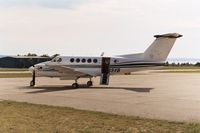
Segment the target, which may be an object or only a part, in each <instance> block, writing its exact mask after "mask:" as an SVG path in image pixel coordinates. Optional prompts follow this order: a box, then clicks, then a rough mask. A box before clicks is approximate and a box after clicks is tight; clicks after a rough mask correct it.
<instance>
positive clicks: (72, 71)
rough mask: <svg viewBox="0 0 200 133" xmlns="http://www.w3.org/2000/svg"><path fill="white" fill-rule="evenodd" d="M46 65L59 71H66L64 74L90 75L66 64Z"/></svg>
mask: <svg viewBox="0 0 200 133" xmlns="http://www.w3.org/2000/svg"><path fill="white" fill-rule="evenodd" d="M48 67H50V68H52V69H54V70H57V71H59V72H60V73H66V74H73V75H80V76H83V75H90V74H87V73H84V72H80V71H79V70H77V69H76V68H70V67H67V66H60V65H48Z"/></svg>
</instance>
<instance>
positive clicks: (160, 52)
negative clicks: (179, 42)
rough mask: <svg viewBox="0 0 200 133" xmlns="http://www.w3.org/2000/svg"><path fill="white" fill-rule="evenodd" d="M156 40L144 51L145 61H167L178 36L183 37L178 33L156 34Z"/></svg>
mask: <svg viewBox="0 0 200 133" xmlns="http://www.w3.org/2000/svg"><path fill="white" fill-rule="evenodd" d="M154 37H156V40H155V41H154V42H153V43H152V44H151V45H150V46H149V48H147V50H146V51H145V52H144V53H143V55H142V56H143V59H144V60H145V61H165V60H166V59H167V57H168V55H169V53H170V51H171V49H172V47H173V45H174V43H175V41H176V39H177V38H179V37H182V35H180V34H178V33H169V34H163V35H155V36H154Z"/></svg>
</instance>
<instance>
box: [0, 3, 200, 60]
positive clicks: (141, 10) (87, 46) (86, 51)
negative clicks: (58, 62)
mask: <svg viewBox="0 0 200 133" xmlns="http://www.w3.org/2000/svg"><path fill="white" fill-rule="evenodd" d="M199 5H200V1H199V0H190V1H189V0H164V1H162V0H148V1H147V0H0V55H17V54H21V55H23V54H27V53H37V54H39V55H42V54H48V55H53V54H56V53H59V54H61V55H86V56H90V55H100V54H101V53H102V52H104V53H105V55H120V54H127V53H140V52H143V51H144V50H145V49H146V48H147V47H148V46H149V45H150V44H151V43H152V42H153V41H154V39H155V38H154V37H153V35H155V34H164V33H173V32H177V33H180V34H182V35H183V37H182V38H180V39H177V42H176V44H175V46H174V47H173V49H172V51H171V53H170V57H171V58H200V44H199V42H200V15H199V13H200V8H199Z"/></svg>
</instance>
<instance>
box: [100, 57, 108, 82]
mask: <svg viewBox="0 0 200 133" xmlns="http://www.w3.org/2000/svg"><path fill="white" fill-rule="evenodd" d="M109 77H110V58H109V57H102V64H101V79H100V84H101V85H108V84H109Z"/></svg>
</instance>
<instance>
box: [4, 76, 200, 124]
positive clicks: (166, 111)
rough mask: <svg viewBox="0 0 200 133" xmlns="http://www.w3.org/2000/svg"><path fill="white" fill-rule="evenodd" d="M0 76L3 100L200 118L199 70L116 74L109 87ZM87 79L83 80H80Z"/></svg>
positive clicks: (147, 115) (148, 115)
mask: <svg viewBox="0 0 200 133" xmlns="http://www.w3.org/2000/svg"><path fill="white" fill-rule="evenodd" d="M30 80H31V78H2V79H0V84H1V86H0V100H12V101H18V102H28V103H34V104H45V105H53V106H64V107H72V108H76V109H82V110H91V111H100V112H106V113H113V114H119V115H127V116H139V117H143V118H152V119H162V120H170V121H188V122H199V121H200V74H199V73H137V74H136V75H121V76H112V77H111V78H110V85H109V86H100V85H99V78H95V79H94V87H91V88H87V87H85V86H84V85H82V86H81V88H79V89H72V88H71V84H72V83H73V81H60V80H59V79H56V78H37V80H36V81H37V86H35V87H29V82H30ZM86 81H87V80H85V79H81V80H80V83H86Z"/></svg>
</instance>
